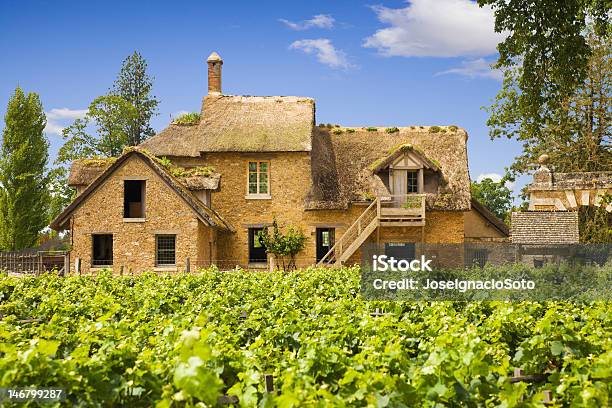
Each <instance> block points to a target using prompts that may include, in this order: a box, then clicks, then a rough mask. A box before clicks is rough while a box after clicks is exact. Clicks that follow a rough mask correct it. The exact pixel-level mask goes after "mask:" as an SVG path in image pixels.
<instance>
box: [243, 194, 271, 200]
mask: <svg viewBox="0 0 612 408" xmlns="http://www.w3.org/2000/svg"><path fill="white" fill-rule="evenodd" d="M244 198H246V199H247V200H271V199H272V196H271V195H270V194H247V195H245V196H244Z"/></svg>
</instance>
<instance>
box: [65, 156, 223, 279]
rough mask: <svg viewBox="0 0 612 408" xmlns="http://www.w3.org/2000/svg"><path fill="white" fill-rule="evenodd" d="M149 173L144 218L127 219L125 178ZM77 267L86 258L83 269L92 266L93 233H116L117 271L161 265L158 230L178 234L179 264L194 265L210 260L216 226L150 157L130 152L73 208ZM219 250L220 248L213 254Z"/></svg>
mask: <svg viewBox="0 0 612 408" xmlns="http://www.w3.org/2000/svg"><path fill="white" fill-rule="evenodd" d="M136 177H138V178H140V177H142V178H143V179H146V189H145V190H146V192H145V195H146V196H145V212H146V214H145V215H146V219H145V221H144V222H126V221H124V220H123V181H124V179H126V178H131V179H134V178H136ZM71 226H72V228H71V229H72V237H73V238H72V239H73V246H72V252H71V262H72V268H73V270H74V265H75V261H76V259H77V258H80V259H81V265H82V266H81V271H82V272H84V273H87V272H89V271H90V267H91V256H92V253H91V252H92V234H93V233H112V234H113V264H114V265H113V271H114V272H115V273H119V271H120V268H121V266H123V268H124V273H128V272H129V271H132V272H141V271H145V270H153V269H154V267H155V234H158V233H172V234H176V235H177V237H176V260H177V267H178V268H179V269H181V268H184V264H185V259H186V258H187V257H189V258H190V260H191V263H192V265H193V264H196V263H197V262H198V261H200V260H202V261H204V260H208V259H209V258H210V257H211V254H210V253H209V247H213V248H214V245H211V246H209V245H208V242H209V241H211V240H212V241H213V244H214V239H215V233H214V230H212V229H211V228H210V227H207V226H205V225H203V224H202V223H201V222H200V221H199V220H198V218H197V217H196V215H195V214H194V212H193V211H192V209H191V208H190V207H189V206H188V205H187V204H186V203H185V202H184V201H183V200H182V199H181V198H180V197H179V196H178V195H177V194H176V192H174V190H172V189H171V188H170V187H169V186H168V185H167V184H166V183H165V182H164V181H163V180H162V179H161V178H160V177H159V176H158V175H157V174H156V173H155V172H154V171H153V170H152V169H151V168H150V167H149V166H148V165H147V164H146V163H144V162H143V161H142V160H141V159H140V158H138V157H135V156H134V157H131V158H129V159H128V160H127V161H126V162H125V163H124V164H123V165H122V166H121V167H119V168H118V169H117V170H116V171H115V172H114V173H113V174H111V175H110V177H109V178H108V179H107V180H106V181H105V182H104V183H103V184H102V185H101V186H99V187H98V188H97V189H96V191H94V192H93V193H92V194H91V195H90V196H89V197H88V198H87V199H86V200H85V201H84V202H83V203H82V204H81V206H80V207H79V208H77V209H76V210H75V212H74V214H73V217H72V221H71ZM213 255H214V254H213Z"/></svg>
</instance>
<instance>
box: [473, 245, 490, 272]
mask: <svg viewBox="0 0 612 408" xmlns="http://www.w3.org/2000/svg"><path fill="white" fill-rule="evenodd" d="M470 258H471V264H470V265H468V266H470V267H471V266H478V267H479V268H484V267H485V265H486V263H487V259H488V258H489V254H488V252H487V250H486V249H473V250H472V251H471V254H470Z"/></svg>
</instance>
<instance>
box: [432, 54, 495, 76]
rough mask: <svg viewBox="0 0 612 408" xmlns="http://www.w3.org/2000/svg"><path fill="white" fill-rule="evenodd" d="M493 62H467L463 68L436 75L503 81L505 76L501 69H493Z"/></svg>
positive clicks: (476, 60)
mask: <svg viewBox="0 0 612 408" xmlns="http://www.w3.org/2000/svg"><path fill="white" fill-rule="evenodd" d="M492 63H493V61H487V60H485V59H484V58H478V59H473V60H465V61H462V62H461V66H458V67H455V68H451V69H448V70H446V71H442V72H438V73H436V76H438V75H448V74H454V75H462V76H466V77H468V78H472V79H473V78H491V79H497V80H498V81H501V80H502V79H503V74H502V72H501V71H500V70H499V69H493V68H491V64H492Z"/></svg>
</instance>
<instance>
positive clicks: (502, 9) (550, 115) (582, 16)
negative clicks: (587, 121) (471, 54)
mask: <svg viewBox="0 0 612 408" xmlns="http://www.w3.org/2000/svg"><path fill="white" fill-rule="evenodd" d="M478 3H479V4H480V5H481V6H483V5H489V6H491V7H492V9H493V10H494V13H495V30H496V31H497V32H500V33H506V34H507V36H506V37H505V39H504V40H503V41H502V42H501V43H500V44H499V45H498V47H497V49H498V51H499V59H498V61H497V63H496V64H495V66H496V68H499V69H501V70H502V71H504V72H505V80H504V85H503V88H502V90H501V91H500V93H499V95H498V96H497V100H496V102H495V104H494V107H493V110H494V113H493V114H492V120H491V121H490V123H489V125H490V127H491V136H492V137H498V136H501V135H506V136H509V137H518V138H519V139H522V138H528V139H531V138H534V137H535V138H540V139H543V138H545V137H546V135H545V134H544V133H545V129H549V128H550V125H551V123H553V124H554V123H558V121H559V119H560V115H561V116H562V113H563V111H564V110H566V109H567V106H568V103H569V101H570V100H571V99H572V98H574V97H575V95H576V91H577V89H578V88H579V87H581V86H583V85H584V84H585V81H586V79H587V76H588V74H589V61H590V59H591V56H592V54H593V52H594V50H593V42H591V41H589V33H592V35H593V36H594V37H596V40H595V42H601V43H605V42H606V41H607V39H609V37H610V31H611V30H610V20H609V17H608V13H609V9H610V3H609V0H566V1H564V2H563V3H562V5H560V3H559V2H558V1H556V0H478ZM500 108H502V109H500ZM495 111H497V112H496V113H495Z"/></svg>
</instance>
